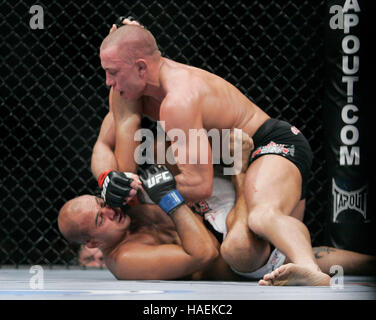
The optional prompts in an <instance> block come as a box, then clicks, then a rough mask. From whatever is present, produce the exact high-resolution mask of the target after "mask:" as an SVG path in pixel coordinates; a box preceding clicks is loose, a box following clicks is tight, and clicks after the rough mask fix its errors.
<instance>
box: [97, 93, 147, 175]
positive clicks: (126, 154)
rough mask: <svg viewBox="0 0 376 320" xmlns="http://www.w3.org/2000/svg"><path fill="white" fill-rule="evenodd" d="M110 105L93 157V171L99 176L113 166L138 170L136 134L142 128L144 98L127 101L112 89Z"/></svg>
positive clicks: (129, 170)
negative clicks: (135, 151)
mask: <svg viewBox="0 0 376 320" xmlns="http://www.w3.org/2000/svg"><path fill="white" fill-rule="evenodd" d="M109 105H110V110H109V113H108V114H107V115H106V117H105V118H104V120H103V122H102V126H101V129H100V132H99V135H98V139H97V141H96V143H95V145H94V148H93V153H92V157H91V171H92V173H93V175H94V177H95V178H96V179H98V178H99V175H100V174H101V173H102V172H103V171H106V170H109V169H111V170H119V171H126V172H136V169H137V164H136V163H135V161H134V157H133V153H134V150H135V148H136V146H137V144H136V142H135V140H134V133H135V132H136V130H137V129H139V128H140V123H141V114H140V108H141V101H137V102H132V103H130V102H127V101H125V100H124V99H122V98H121V97H120V95H119V93H118V92H116V91H114V90H113V89H112V88H111V91H110V95H109Z"/></svg>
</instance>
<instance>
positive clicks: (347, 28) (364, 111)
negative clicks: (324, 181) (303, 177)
mask: <svg viewBox="0 0 376 320" xmlns="http://www.w3.org/2000/svg"><path fill="white" fill-rule="evenodd" d="M367 2H368V3H369V2H374V1H368V0H363V1H362V0H327V6H326V10H327V11H326V24H325V28H326V29H325V59H326V61H325V65H326V70H325V86H324V87H325V88H324V91H325V94H324V101H323V103H324V123H325V132H326V138H327V141H326V147H327V149H326V150H327V163H328V172H329V177H330V184H331V187H330V194H329V196H330V215H329V221H328V236H329V242H330V244H331V245H332V246H335V247H337V248H342V249H348V250H354V251H358V252H365V253H370V252H375V247H376V237H375V233H376V228H375V220H376V219H375V217H376V213H375V205H374V202H375V197H376V195H375V192H374V185H375V179H374V172H375V170H374V169H373V168H372V166H373V165H376V161H375V159H374V156H373V154H372V149H373V148H376V143H373V141H372V140H374V139H373V138H372V139H371V138H370V135H372V131H374V128H376V122H375V124H374V125H373V127H374V128H372V127H371V126H372V122H371V121H370V120H369V119H370V118H371V109H372V108H373V107H374V105H375V103H374V102H372V101H373V100H374V98H373V99H371V98H370V96H371V93H370V90H371V86H370V84H369V76H371V77H372V78H375V75H373V76H372V74H371V71H370V69H371V64H372V62H373V61H372V60H373V58H370V57H371V56H370V52H369V50H375V49H374V48H372V49H371V46H370V43H371V42H372V41H374V39H372V37H370V35H371V30H370V28H374V27H375V24H374V23H373V22H372V16H375V21H376V12H374V11H373V10H371V7H370V6H369V5H368V4H366V3H367ZM366 5H367V7H366ZM373 90H374V94H376V86H374V88H373ZM375 110H376V109H375ZM375 119H376V118H375ZM373 135H374V136H376V134H373ZM372 143H373V144H374V146H373V147H372ZM372 162H373V163H374V164H373V165H371V164H372Z"/></svg>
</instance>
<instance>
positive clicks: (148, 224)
mask: <svg viewBox="0 0 376 320" xmlns="http://www.w3.org/2000/svg"><path fill="white" fill-rule="evenodd" d="M137 235H138V237H139V240H141V241H142V242H144V243H148V244H155V245H159V244H180V238H179V236H178V233H177V232H176V228H175V225H174V223H173V222H172V221H171V219H170V218H168V217H166V219H163V218H162V219H160V220H159V221H157V220H154V219H152V218H151V219H150V220H149V221H145V222H144V223H143V225H142V226H141V227H140V228H138V230H137Z"/></svg>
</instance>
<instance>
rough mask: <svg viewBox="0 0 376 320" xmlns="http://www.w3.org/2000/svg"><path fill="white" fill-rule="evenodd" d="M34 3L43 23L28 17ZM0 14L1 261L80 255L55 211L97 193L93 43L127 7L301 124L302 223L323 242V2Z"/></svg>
mask: <svg viewBox="0 0 376 320" xmlns="http://www.w3.org/2000/svg"><path fill="white" fill-rule="evenodd" d="M34 4H40V5H41V6H42V7H43V8H44V29H43V30H32V29H31V28H30V26H29V20H30V18H31V17H32V15H31V14H30V13H29V9H30V7H31V6H32V5H34ZM0 12H1V15H2V19H1V22H0V23H1V51H0V57H1V61H2V63H1V87H0V89H1V100H0V101H1V114H0V134H1V141H0V153H1V165H0V170H1V178H2V183H1V187H0V188H1V189H0V194H1V209H2V210H1V218H0V265H9V264H10V265H19V264H51V265H52V264H64V265H72V264H75V263H76V250H77V248H76V247H75V246H73V245H69V244H68V243H67V242H66V241H65V240H64V239H63V238H62V237H61V235H60V234H59V231H58V229H57V215H58V211H59V209H60V207H61V206H62V205H63V204H64V202H65V201H67V200H69V199H71V198H73V197H75V196H77V195H80V194H85V193H93V192H95V191H97V184H96V181H95V180H94V178H93V177H92V175H91V172H90V156H91V150H92V147H93V145H94V143H95V140H96V136H97V134H98V132H99V128H100V124H101V120H102V118H103V117H104V115H105V114H106V113H107V108H108V104H107V99H108V98H107V96H108V88H106V86H105V74H104V71H103V70H102V69H101V66H100V60H99V56H98V52H99V46H100V44H101V41H102V40H103V38H104V37H105V36H106V35H107V34H108V31H109V28H110V26H111V24H112V23H113V22H114V21H115V20H116V18H118V17H119V16H120V15H124V16H129V15H131V16H133V17H135V18H137V19H138V20H139V21H140V22H141V23H142V24H144V25H145V26H146V27H147V28H148V29H149V30H150V31H151V32H152V33H153V34H154V36H155V37H156V39H157V42H158V44H159V47H160V49H161V52H162V54H163V55H165V56H167V57H169V58H172V59H175V60H177V61H179V62H183V63H187V64H190V65H194V66H196V67H200V68H203V69H206V70H209V71H211V72H214V73H216V74H218V75H219V76H221V77H223V78H225V79H226V80H228V81H230V82H231V83H233V84H234V85H236V86H237V87H238V88H239V89H240V90H241V91H242V92H244V93H245V94H246V95H247V96H248V97H249V98H250V99H251V100H252V101H254V102H255V103H256V104H257V105H259V106H260V107H261V108H263V109H264V110H265V111H266V112H268V113H269V115H270V116H272V117H277V118H280V119H283V120H286V121H289V122H290V123H292V124H294V125H295V126H297V127H298V128H299V129H300V130H301V131H302V132H303V133H304V135H305V136H306V137H307V138H308V140H309V142H310V144H311V147H312V149H313V151H314V156H315V157H314V162H313V168H312V177H311V179H310V180H309V188H308V196H307V198H308V200H307V211H306V216H305V223H306V224H307V225H308V227H309V230H310V233H311V237H312V241H313V244H314V245H322V244H324V243H325V239H326V237H325V228H324V226H325V224H326V220H327V216H328V214H329V209H328V193H329V192H330V190H329V184H328V182H329V181H328V177H327V169H326V160H325V152H324V145H323V141H325V136H324V132H323V124H322V117H323V115H322V95H323V94H322V91H323V78H324V58H323V57H324V48H323V42H324V19H323V16H324V14H325V5H324V1H319V0H317V1H286V0H283V1H282V0H281V1H279V0H278V1H270V0H257V1H227V0H226V1H223V0H222V1H200V2H196V1H195V2H192V1H142V2H141V1H136V2H135V1H86V2H85V1H81V2H79V1H59V3H58V2H57V1H43V2H33V1H13V2H8V1H3V2H1V6H0Z"/></svg>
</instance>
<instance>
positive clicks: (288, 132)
mask: <svg viewBox="0 0 376 320" xmlns="http://www.w3.org/2000/svg"><path fill="white" fill-rule="evenodd" d="M252 139H253V143H254V145H255V148H254V150H253V152H252V153H251V157H250V160H249V164H251V163H252V162H253V161H255V160H256V159H258V158H259V157H261V156H263V155H265V154H277V155H280V156H282V157H284V158H286V159H288V160H290V161H291V162H292V163H294V164H295V165H296V166H297V167H298V169H299V171H300V173H301V175H302V194H301V197H300V198H301V199H305V197H306V189H307V183H308V178H309V175H310V172H311V165H312V158H313V153H312V150H311V147H310V146H309V143H308V141H307V139H306V138H305V137H304V135H303V134H302V133H301V132H300V131H299V130H298V129H297V128H296V127H294V126H292V125H291V124H289V123H288V122H286V121H282V120H277V119H268V120H266V121H265V122H264V123H263V124H262V125H261V127H260V128H259V129H258V130H257V131H256V133H255V134H254V135H253V137H252Z"/></svg>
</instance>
